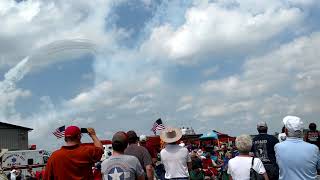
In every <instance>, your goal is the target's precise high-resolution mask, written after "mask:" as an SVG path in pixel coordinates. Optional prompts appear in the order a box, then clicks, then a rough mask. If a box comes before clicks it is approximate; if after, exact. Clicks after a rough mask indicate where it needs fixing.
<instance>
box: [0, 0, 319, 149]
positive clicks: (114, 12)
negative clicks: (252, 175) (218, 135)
mask: <svg viewBox="0 0 320 180" xmlns="http://www.w3.org/2000/svg"><path fill="white" fill-rule="evenodd" d="M319 10H320V1H318V0H264V1H259V2H257V1H256V0H201V1H199V0H194V1H192V0H189V1H188V0H186V1H175V0H172V1H171V0H170V1H169V0H161V1H160V0H91V1H87V0H77V1H74V0H55V1H49V0H19V1H18V0H16V1H14V0H1V1H0V19H1V21H0V27H1V28H0V119H1V121H3V122H9V123H13V124H17V125H21V126H26V127H30V128H33V129H34V130H33V131H32V132H30V133H29V141H30V144H37V145H38V147H40V148H44V149H55V148H58V147H59V146H60V145H61V144H63V140H61V139H56V138H55V137H54V136H53V135H52V131H54V130H55V129H56V128H58V127H60V126H62V125H66V126H69V125H77V126H79V127H93V128H95V129H96V131H97V134H98V137H99V138H100V139H110V138H111V137H112V135H113V133H115V132H117V131H120V130H123V131H128V130H132V129H133V130H135V131H136V132H137V133H138V134H146V135H151V134H152V131H151V130H150V129H151V127H152V125H153V122H154V121H155V120H156V119H157V118H162V120H163V122H164V124H165V125H166V126H171V127H183V126H184V127H187V126H188V127H193V128H194V129H195V131H196V132H197V133H206V132H208V131H210V130H212V129H215V130H218V131H221V132H225V133H228V134H230V135H233V136H236V135H239V134H244V133H245V134H255V133H257V132H256V124H257V122H259V121H266V122H267V123H268V126H269V132H270V133H274V132H279V131H280V130H281V128H282V126H283V124H282V119H283V117H285V116H286V115H296V116H299V117H301V118H302V119H303V121H304V124H305V127H307V126H308V124H309V123H310V122H316V123H318V124H320V121H319V115H320V103H319V102H320V94H319V90H318V89H319V88H320V81H319V79H320V51H319V47H320V23H319V22H320V21H319V18H320V11H319ZM84 141H90V140H89V138H88V137H86V136H84Z"/></svg>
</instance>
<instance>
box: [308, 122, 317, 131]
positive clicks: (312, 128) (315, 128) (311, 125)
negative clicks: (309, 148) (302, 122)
mask: <svg viewBox="0 0 320 180" xmlns="http://www.w3.org/2000/svg"><path fill="white" fill-rule="evenodd" d="M309 129H310V131H315V130H317V125H316V124H315V123H310V124H309Z"/></svg>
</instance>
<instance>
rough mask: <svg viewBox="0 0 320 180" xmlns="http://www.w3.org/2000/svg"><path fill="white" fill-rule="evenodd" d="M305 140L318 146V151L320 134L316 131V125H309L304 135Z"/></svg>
mask: <svg viewBox="0 0 320 180" xmlns="http://www.w3.org/2000/svg"><path fill="white" fill-rule="evenodd" d="M305 140H306V141H307V142H308V143H311V144H314V145H316V146H318V148H319V149H320V132H319V131H318V130H317V125H316V124H315V123H310V124H309V130H308V132H307V134H306V137H305Z"/></svg>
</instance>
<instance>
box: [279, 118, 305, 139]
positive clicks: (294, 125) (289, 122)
mask: <svg viewBox="0 0 320 180" xmlns="http://www.w3.org/2000/svg"><path fill="white" fill-rule="evenodd" d="M283 124H284V126H285V133H286V135H287V137H296V138H301V137H302V131H303V122H302V120H301V119H300V118H299V117H297V116H286V117H284V118H283Z"/></svg>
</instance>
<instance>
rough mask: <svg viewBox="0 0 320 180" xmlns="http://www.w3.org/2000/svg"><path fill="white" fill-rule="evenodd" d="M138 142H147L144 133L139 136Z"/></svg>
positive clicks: (143, 143)
mask: <svg viewBox="0 0 320 180" xmlns="http://www.w3.org/2000/svg"><path fill="white" fill-rule="evenodd" d="M139 142H140V144H142V145H145V144H147V136H146V135H141V136H140V137H139Z"/></svg>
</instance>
